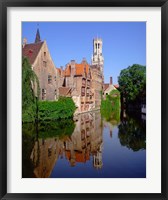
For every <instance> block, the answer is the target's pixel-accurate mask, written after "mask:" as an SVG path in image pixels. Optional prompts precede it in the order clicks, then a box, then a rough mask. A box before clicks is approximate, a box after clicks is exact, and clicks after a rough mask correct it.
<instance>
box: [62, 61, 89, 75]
mask: <svg viewBox="0 0 168 200" xmlns="http://www.w3.org/2000/svg"><path fill="white" fill-rule="evenodd" d="M85 69H86V73H87V74H88V72H89V64H88V63H87V62H81V63H80V64H77V63H75V75H76V76H81V75H83V74H84V72H85ZM64 75H65V76H70V75H71V65H70V64H69V65H68V66H67V67H66V68H65V70H64Z"/></svg>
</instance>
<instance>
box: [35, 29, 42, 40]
mask: <svg viewBox="0 0 168 200" xmlns="http://www.w3.org/2000/svg"><path fill="white" fill-rule="evenodd" d="M38 42H41V39H40V31H39V28H37V33H36V38H35V43H38Z"/></svg>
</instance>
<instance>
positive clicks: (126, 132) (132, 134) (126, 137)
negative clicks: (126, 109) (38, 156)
mask: <svg viewBox="0 0 168 200" xmlns="http://www.w3.org/2000/svg"><path fill="white" fill-rule="evenodd" d="M122 116H123V114H122ZM118 137H119V139H120V143H121V145H122V146H126V147H127V148H129V149H132V150H133V151H139V150H143V149H146V121H143V120H140V119H136V117H135V116H134V118H133V117H129V116H126V115H125V116H124V117H123V118H122V119H121V123H120V124H119V126H118Z"/></svg>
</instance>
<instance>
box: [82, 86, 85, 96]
mask: <svg viewBox="0 0 168 200" xmlns="http://www.w3.org/2000/svg"><path fill="white" fill-rule="evenodd" d="M81 95H82V96H85V88H84V87H82V89H81Z"/></svg>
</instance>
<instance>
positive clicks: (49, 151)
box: [22, 111, 146, 178]
mask: <svg viewBox="0 0 168 200" xmlns="http://www.w3.org/2000/svg"><path fill="white" fill-rule="evenodd" d="M22 131H23V134H22V177H23V178H33V177H34V178H145V177H146V120H145V116H142V118H141V117H139V118H137V117H133V116H131V117H130V116H126V115H125V114H122V116H121V120H120V121H116V120H110V121H106V120H105V119H103V117H101V114H100V112H99V111H96V112H90V113H85V114H80V115H78V117H77V119H76V121H75V122H73V121H72V120H64V121H59V122H43V123H39V124H36V125H34V124H30V123H29V124H23V129H22Z"/></svg>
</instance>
